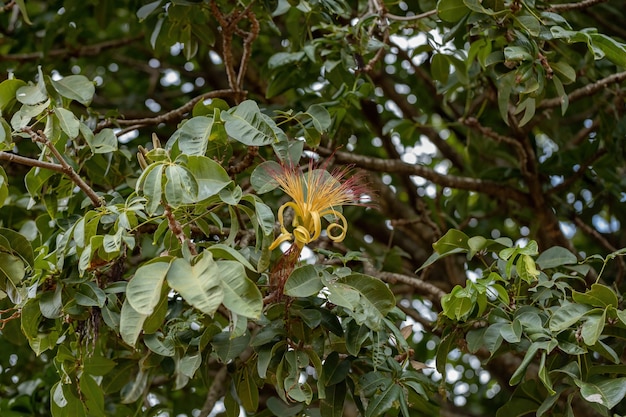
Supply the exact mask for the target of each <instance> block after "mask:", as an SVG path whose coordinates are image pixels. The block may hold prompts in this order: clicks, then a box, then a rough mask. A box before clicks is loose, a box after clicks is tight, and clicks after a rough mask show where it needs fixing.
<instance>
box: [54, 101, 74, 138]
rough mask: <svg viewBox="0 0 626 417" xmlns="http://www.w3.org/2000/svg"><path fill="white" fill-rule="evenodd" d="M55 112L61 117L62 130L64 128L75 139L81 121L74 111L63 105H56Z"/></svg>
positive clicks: (58, 117)
mask: <svg viewBox="0 0 626 417" xmlns="http://www.w3.org/2000/svg"><path fill="white" fill-rule="evenodd" d="M54 114H55V115H56V117H57V119H59V125H60V126H61V130H63V132H65V134H66V135H67V136H68V137H69V138H70V139H74V138H75V137H76V136H78V127H79V125H80V122H79V121H78V118H77V117H76V116H75V115H74V113H72V112H71V111H69V110H67V109H64V108H62V107H55V108H54Z"/></svg>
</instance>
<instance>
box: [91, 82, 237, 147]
mask: <svg viewBox="0 0 626 417" xmlns="http://www.w3.org/2000/svg"><path fill="white" fill-rule="evenodd" d="M239 93H240V92H237V91H233V90H215V91H209V92H208V93H204V94H201V95H199V96H197V97H194V98H193V99H191V100H189V101H188V102H187V103H185V104H184V105H182V106H180V107H178V108H176V109H174V110H170V111H168V112H166V113H163V114H160V115H158V116H155V117H146V118H142V119H131V120H124V119H106V120H103V121H101V122H100V123H98V126H97V127H96V130H95V131H96V132H98V131H100V130H102V129H104V128H106V127H111V126H127V127H126V128H125V129H124V130H123V132H125V133H126V132H129V131H132V130H135V129H139V128H141V127H145V126H154V125H158V124H161V123H171V122H176V121H179V120H181V119H182V118H183V117H184V115H185V114H186V113H188V112H190V111H191V110H192V109H193V106H195V105H196V103H197V102H199V101H200V100H206V99H208V98H217V97H233V96H235V95H237V94H239ZM121 134H122V132H118V134H117V135H118V136H120V135H121Z"/></svg>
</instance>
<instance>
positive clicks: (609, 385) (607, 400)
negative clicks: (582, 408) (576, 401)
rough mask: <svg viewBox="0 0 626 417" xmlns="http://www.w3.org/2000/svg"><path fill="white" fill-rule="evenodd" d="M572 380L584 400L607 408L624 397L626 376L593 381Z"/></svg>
mask: <svg viewBox="0 0 626 417" xmlns="http://www.w3.org/2000/svg"><path fill="white" fill-rule="evenodd" d="M574 382H575V383H576V385H578V387H579V388H580V395H582V397H583V398H584V399H585V400H587V401H589V402H590V403H595V404H601V405H603V406H605V407H606V408H608V409H611V408H613V407H615V406H616V405H617V404H619V403H620V402H621V401H623V400H624V397H626V378H611V379H602V380H599V381H598V382H595V383H590V382H584V381H581V380H578V379H575V380H574Z"/></svg>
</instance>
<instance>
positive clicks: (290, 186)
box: [270, 163, 365, 250]
mask: <svg viewBox="0 0 626 417" xmlns="http://www.w3.org/2000/svg"><path fill="white" fill-rule="evenodd" d="M348 171H349V170H348V169H347V168H343V169H338V170H335V171H333V172H332V174H331V173H329V172H328V171H326V170H325V169H315V168H314V166H313V164H312V163H310V164H309V169H308V171H307V172H305V173H302V172H300V170H299V169H298V168H297V167H282V169H281V170H277V171H274V172H272V173H271V176H272V177H273V178H274V180H275V181H276V182H277V183H278V185H279V187H280V188H281V189H282V190H283V191H284V192H285V193H287V194H288V195H289V196H290V197H291V198H292V200H293V201H289V202H287V203H285V204H283V205H282V206H281V207H280V208H279V209H278V222H279V223H280V231H281V233H280V235H279V236H278V237H277V238H276V240H274V242H273V243H272V244H271V245H270V250H272V249H275V248H277V247H278V246H279V245H280V244H281V243H283V242H288V241H293V242H294V243H295V245H296V246H297V247H298V248H300V249H302V248H303V247H304V245H306V244H308V243H310V242H312V241H314V240H316V239H317V238H319V237H320V235H321V234H322V218H324V217H325V216H332V218H333V220H334V221H332V222H330V224H329V225H328V226H327V227H326V234H327V235H328V237H329V238H330V239H331V240H333V241H335V242H341V241H342V240H343V239H344V238H345V237H346V232H347V230H348V223H347V221H346V218H345V217H344V216H343V214H341V213H340V212H339V211H338V210H339V209H340V207H341V206H343V205H348V204H351V205H359V204H361V203H360V202H359V199H360V197H361V194H362V193H364V192H365V187H364V186H362V185H360V184H359V181H360V180H362V176H360V175H359V174H356V175H354V176H352V177H350V178H348V179H345V176H346V175H347V174H348ZM288 207H290V208H291V209H293V211H294V217H293V221H292V223H291V226H292V231H291V232H289V231H288V230H287V227H286V225H285V220H284V212H285V209H287V208H288Z"/></svg>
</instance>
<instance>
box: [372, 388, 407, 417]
mask: <svg viewBox="0 0 626 417" xmlns="http://www.w3.org/2000/svg"><path fill="white" fill-rule="evenodd" d="M402 395H404V393H403V392H402V388H400V386H399V385H396V384H392V385H390V386H389V387H388V388H387V389H386V390H384V391H383V392H382V393H379V394H378V395H375V396H373V397H371V398H370V401H369V403H368V404H367V409H366V410H365V417H375V416H382V415H384V414H385V412H386V411H388V410H390V409H391V408H392V407H394V408H395V407H396V404H397V402H398V401H399V400H398V399H399V398H400V396H402Z"/></svg>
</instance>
